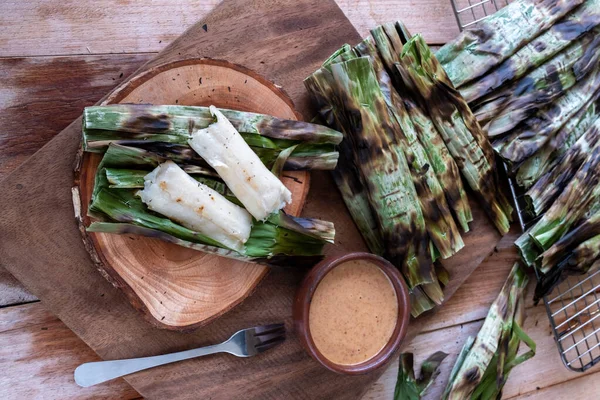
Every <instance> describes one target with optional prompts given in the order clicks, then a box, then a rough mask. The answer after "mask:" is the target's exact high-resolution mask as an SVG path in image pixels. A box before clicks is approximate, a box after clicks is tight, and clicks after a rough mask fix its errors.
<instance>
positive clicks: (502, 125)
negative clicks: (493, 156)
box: [483, 5, 600, 138]
mask: <svg viewBox="0 0 600 400" xmlns="http://www.w3.org/2000/svg"><path fill="white" fill-rule="evenodd" d="M599 9H600V5H599ZM598 33H600V29H596V30H594V31H593V33H591V34H588V35H585V36H584V37H583V38H582V40H580V41H578V42H577V43H574V44H573V45H571V46H570V47H569V48H568V49H566V50H565V52H563V53H560V54H559V55H558V56H556V57H555V58H553V59H551V60H550V61H548V62H547V63H545V64H543V65H542V66H541V67H539V68H538V69H536V70H534V71H532V72H531V73H529V74H528V75H527V76H525V77H524V78H523V79H521V80H519V81H517V82H515V84H513V85H511V86H509V87H507V88H506V89H504V90H502V92H504V93H505V95H503V98H504V99H505V101H504V102H501V107H499V108H500V109H499V110H497V112H496V115H495V116H494V117H493V118H492V119H491V120H490V121H489V122H487V124H486V125H485V126H484V128H483V129H484V130H485V131H486V132H487V134H488V137H489V138H496V137H499V136H501V135H503V134H505V133H507V132H509V131H510V130H511V129H513V128H514V127H516V126H517V125H518V124H519V123H520V122H521V121H524V120H526V119H527V118H528V117H530V116H532V115H534V114H535V113H536V112H537V111H539V110H541V109H542V108H544V107H545V106H547V105H549V104H550V103H551V102H552V101H554V100H556V99H557V98H559V97H560V96H562V95H564V94H565V93H566V92H567V90H569V89H570V88H571V87H573V86H574V85H575V84H576V83H577V82H580V81H581V80H582V79H584V78H585V77H586V75H587V74H588V73H589V72H590V71H591V70H592V69H593V68H595V67H596V66H597V65H598V59H599V57H600V36H598Z"/></svg>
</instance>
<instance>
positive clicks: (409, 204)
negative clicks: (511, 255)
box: [331, 57, 435, 287]
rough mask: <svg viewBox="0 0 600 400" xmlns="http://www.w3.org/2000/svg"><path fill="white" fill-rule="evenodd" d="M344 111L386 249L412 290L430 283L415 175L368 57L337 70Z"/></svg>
mask: <svg viewBox="0 0 600 400" xmlns="http://www.w3.org/2000/svg"><path fill="white" fill-rule="evenodd" d="M331 71H332V77H333V80H334V82H335V89H336V94H337V96H338V98H339V99H340V104H341V105H342V107H343V108H342V109H343V118H345V119H346V121H347V122H346V123H344V124H343V125H344V127H345V130H344V132H345V133H346V140H348V141H349V142H350V144H351V145H352V150H353V152H354V153H355V159H356V160H358V162H357V163H356V164H358V168H359V169H360V171H361V175H362V177H363V178H362V179H363V182H365V183H366V187H367V189H368V190H367V193H368V196H369V200H370V201H369V203H370V204H371V205H372V206H373V209H374V211H375V215H376V217H377V221H378V225H379V226H380V229H381V234H382V237H383V240H384V243H385V247H386V252H385V253H386V257H387V258H388V259H389V260H390V261H391V262H392V263H393V264H394V265H396V266H397V267H399V268H400V269H401V271H402V272H403V274H404V276H405V277H406V279H407V281H408V284H409V286H410V287H414V286H416V285H419V284H422V283H430V282H432V280H433V279H435V277H434V276H433V269H432V260H431V256H430V254H429V251H428V246H429V237H428V235H427V232H426V227H425V220H424V218H423V214H422V211H421V208H420V205H419V200H418V196H417V192H416V190H415V187H414V185H413V183H412V180H411V179H410V170H409V167H408V164H407V160H406V157H405V154H404V152H403V151H402V148H401V147H400V146H399V145H398V142H397V140H396V133H397V132H398V129H399V128H398V126H397V125H396V124H395V121H394V120H393V119H392V117H391V115H390V114H389V112H388V109H387V105H386V102H385V99H384V96H383V94H382V92H381V89H380V88H379V84H378V81H377V78H376V74H375V71H374V70H373V67H372V65H371V63H370V61H369V59H368V58H366V57H360V58H356V59H352V60H348V61H344V62H341V63H337V64H332V65H331Z"/></svg>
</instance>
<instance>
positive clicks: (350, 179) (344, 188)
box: [304, 46, 385, 256]
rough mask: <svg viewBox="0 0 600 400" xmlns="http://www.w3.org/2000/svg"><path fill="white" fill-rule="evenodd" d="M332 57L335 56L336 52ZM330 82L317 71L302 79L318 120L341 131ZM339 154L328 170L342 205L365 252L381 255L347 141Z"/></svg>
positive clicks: (379, 239) (382, 250)
mask: <svg viewBox="0 0 600 400" xmlns="http://www.w3.org/2000/svg"><path fill="white" fill-rule="evenodd" d="M348 47H349V46H348ZM334 55H335V56H337V52H336V54H334ZM332 82H333V77H332V76H331V73H330V72H329V71H324V70H322V69H319V70H317V71H316V72H315V73H313V74H312V75H310V76H309V77H308V78H306V79H305V80H304V85H305V87H306V89H307V91H308V92H309V93H310V95H311V97H312V99H313V101H314V103H315V105H316V107H317V109H318V113H319V116H320V117H321V119H322V120H323V121H325V123H326V124H327V125H329V126H331V127H334V128H335V129H337V130H339V131H343V130H344V127H343V126H342V123H341V122H340V120H339V118H337V117H336V115H335V111H338V110H339V107H337V106H336V105H334V104H333V101H332V99H334V98H335V94H334V88H333V87H332V86H331V84H332ZM339 154H340V157H339V161H338V166H337V168H336V169H335V170H334V171H332V175H333V179H334V181H335V184H336V186H337V187H338V189H339V191H340V193H341V194H342V199H343V200H344V204H346V207H347V208H348V211H349V212H350V215H351V216H352V220H353V221H354V223H355V224H356V226H357V228H358V230H359V232H360V233H361V235H362V237H363V239H364V240H365V243H366V244H367V247H368V248H369V251H371V252H372V253H374V254H377V255H380V256H383V255H384V253H385V245H384V243H383V238H382V236H381V231H380V229H379V225H378V223H377V218H376V216H375V211H374V210H373V207H372V206H371V204H370V203H369V196H368V194H367V189H366V185H365V183H364V182H363V180H362V177H361V173H360V170H359V168H358V165H357V163H356V162H355V159H354V154H353V152H352V146H351V145H350V142H349V141H348V140H344V141H342V143H340V145H339Z"/></svg>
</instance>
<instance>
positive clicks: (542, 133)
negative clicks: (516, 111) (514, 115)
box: [493, 66, 600, 165]
mask: <svg viewBox="0 0 600 400" xmlns="http://www.w3.org/2000/svg"><path fill="white" fill-rule="evenodd" d="M598 90H600V66H596V68H594V71H592V72H591V73H590V75H589V76H588V77H587V78H586V79H585V80H582V81H581V82H579V83H578V84H577V85H575V86H573V87H572V88H571V89H570V90H569V91H567V93H566V94H565V95H564V96H562V97H560V98H559V99H558V100H556V101H555V102H554V103H552V104H551V105H549V106H548V107H546V108H544V109H543V110H540V111H539V112H537V113H536V114H535V115H534V116H532V117H531V118H529V119H527V120H526V121H524V122H523V123H521V124H520V125H519V126H518V127H517V128H515V129H514V130H512V131H511V133H510V134H509V135H507V136H505V137H503V138H500V139H498V140H496V141H494V143H493V144H494V149H495V150H496V151H497V152H498V154H499V155H500V156H501V157H502V158H503V159H505V160H507V162H509V163H512V164H516V165H518V164H519V163H522V162H523V161H525V160H526V159H527V158H529V157H531V156H532V155H533V154H535V153H536V152H537V151H538V150H540V149H541V148H542V147H543V146H544V145H545V144H546V143H547V142H548V141H549V140H550V139H551V138H552V137H553V136H555V134H556V133H557V131H559V129H560V128H561V127H562V126H563V125H564V124H565V123H566V122H567V121H568V120H570V119H571V118H573V117H574V116H575V115H576V114H577V112H578V111H579V110H581V109H582V108H583V107H585V105H586V104H587V103H588V102H589V101H590V100H591V99H592V97H593V96H594V93H595V92H596V91H598Z"/></svg>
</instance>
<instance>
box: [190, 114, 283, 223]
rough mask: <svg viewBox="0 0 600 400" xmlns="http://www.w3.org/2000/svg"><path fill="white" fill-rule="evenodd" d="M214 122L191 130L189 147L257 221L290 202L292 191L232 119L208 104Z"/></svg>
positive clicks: (262, 219)
mask: <svg viewBox="0 0 600 400" xmlns="http://www.w3.org/2000/svg"><path fill="white" fill-rule="evenodd" d="M210 112H211V113H212V115H214V116H215V118H216V119H217V121H216V122H215V123H213V124H210V125H209V126H208V127H206V128H203V129H197V130H194V131H193V132H192V135H191V139H190V140H189V144H190V146H191V147H192V148H193V149H194V151H196V153H198V154H199V155H200V156H201V157H202V158H203V159H204V160H205V161H206V162H207V163H208V164H209V165H210V166H211V167H213V168H214V169H215V171H217V173H218V174H219V176H220V177H221V179H223V181H224V182H225V184H226V185H227V187H228V188H229V189H230V190H231V191H232V192H233V194H234V195H235V196H236V197H237V198H238V199H239V200H240V201H241V202H242V204H243V205H244V207H245V208H246V209H247V210H248V212H250V214H252V216H253V217H254V218H256V219H257V220H259V221H264V220H265V219H267V218H268V216H269V215H271V214H273V213H274V212H278V211H279V210H281V209H282V208H283V207H285V206H286V204H289V203H291V201H292V193H291V192H290V191H289V190H288V189H287V188H286V187H285V186H284V185H283V183H281V181H280V180H279V179H278V178H277V177H276V176H275V175H273V173H272V172H271V171H269V170H268V169H267V168H266V167H265V166H264V164H263V163H262V162H261V161H260V159H259V158H258V156H257V155H256V153H254V152H253V151H252V149H251V148H250V146H248V144H247V143H246V142H245V141H244V139H243V138H242V136H241V135H240V134H239V133H238V131H237V130H236V129H235V128H234V127H233V125H232V124H231V122H229V121H228V120H227V118H225V116H224V115H223V114H222V113H221V112H220V111H219V110H217V108H216V107H214V106H211V107H210Z"/></svg>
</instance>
